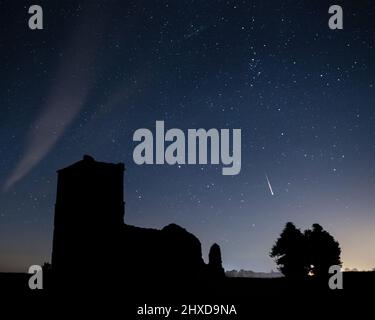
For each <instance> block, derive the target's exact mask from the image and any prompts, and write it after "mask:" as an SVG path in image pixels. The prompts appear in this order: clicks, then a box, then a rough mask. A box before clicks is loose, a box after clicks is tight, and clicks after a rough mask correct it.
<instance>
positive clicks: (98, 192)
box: [52, 156, 224, 289]
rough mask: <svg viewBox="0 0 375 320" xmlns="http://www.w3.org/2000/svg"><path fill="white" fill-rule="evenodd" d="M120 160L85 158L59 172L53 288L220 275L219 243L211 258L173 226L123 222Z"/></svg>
mask: <svg viewBox="0 0 375 320" xmlns="http://www.w3.org/2000/svg"><path fill="white" fill-rule="evenodd" d="M124 170H125V167H124V165H123V164H111V163H103V162H98V161H95V160H94V159H93V158H92V157H90V156H84V158H83V160H81V161H78V162H76V163H74V164H73V165H71V166H69V167H66V168H64V169H61V170H59V171H58V185H57V197H56V207H55V221H54V235H53V250H52V274H53V280H54V286H56V287H59V288H61V287H71V286H74V287H82V288H88V287H114V286H117V287H121V286H124V285H126V287H129V286H134V287H135V289H136V288H139V287H142V286H143V287H144V286H145V285H147V287H149V288H152V287H155V286H160V285H163V286H165V285H168V286H169V288H170V287H173V286H180V287H181V286H182V287H194V286H196V285H197V284H198V283H202V281H205V279H207V281H208V280H209V281H211V282H214V281H216V280H218V279H220V278H223V277H224V270H223V268H222V266H221V253H220V247H219V246H218V245H217V244H214V245H213V247H212V248H211V251H210V262H209V264H208V265H206V264H205V263H204V261H203V259H202V250H201V243H200V241H199V240H198V239H197V238H196V237H195V236H194V235H193V234H191V233H189V232H187V231H186V230H185V229H183V228H182V227H180V226H178V225H176V224H170V225H168V226H166V227H164V228H163V229H162V230H156V229H145V228H139V227H135V226H131V225H127V224H124V222H123V219H124V199H123V182H124V181H123V173H124Z"/></svg>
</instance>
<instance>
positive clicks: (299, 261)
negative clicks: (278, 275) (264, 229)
mask: <svg viewBox="0 0 375 320" xmlns="http://www.w3.org/2000/svg"><path fill="white" fill-rule="evenodd" d="M340 254H341V248H340V246H339V243H338V242H337V241H336V240H335V239H334V238H333V237H332V236H331V235H330V234H329V233H328V232H327V231H325V230H323V228H322V226H320V225H319V224H317V223H315V224H313V226H312V229H311V230H310V229H308V230H306V231H305V232H304V233H302V232H301V231H300V230H299V229H297V228H296V227H295V225H294V224H293V223H292V222H288V223H287V224H286V226H285V228H284V230H283V232H282V233H281V235H280V237H279V238H278V239H277V241H276V243H275V245H274V246H273V247H272V250H271V253H270V256H271V257H272V258H274V259H275V262H276V264H277V265H278V268H279V270H280V271H281V272H282V273H283V274H284V275H285V276H286V277H287V278H289V279H290V280H292V281H294V282H302V281H306V280H307V279H309V278H310V279H311V280H314V281H315V282H316V283H317V282H319V283H320V284H321V285H323V286H326V285H327V283H328V279H329V276H330V274H329V272H328V270H329V268H330V267H331V266H333V265H338V266H341V265H342V262H341V258H340Z"/></svg>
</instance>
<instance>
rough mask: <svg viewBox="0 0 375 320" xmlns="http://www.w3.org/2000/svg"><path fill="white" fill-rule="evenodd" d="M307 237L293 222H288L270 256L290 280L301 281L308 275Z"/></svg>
mask: <svg viewBox="0 0 375 320" xmlns="http://www.w3.org/2000/svg"><path fill="white" fill-rule="evenodd" d="M305 248H306V245H305V237H304V235H303V233H302V232H301V231H300V230H299V229H297V228H296V226H295V225H294V224H293V223H292V222H288V223H287V224H286V226H285V228H284V230H283V231H282V233H281V235H280V237H279V238H278V239H277V241H276V243H275V245H274V246H273V247H272V250H271V253H270V256H271V258H274V260H275V262H276V264H277V265H278V269H279V270H280V272H282V273H283V274H284V275H285V276H286V277H288V278H290V279H296V280H297V279H301V278H304V277H305V276H306V275H307V270H306V259H305V257H306V252H305Z"/></svg>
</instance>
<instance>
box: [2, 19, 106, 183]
mask: <svg viewBox="0 0 375 320" xmlns="http://www.w3.org/2000/svg"><path fill="white" fill-rule="evenodd" d="M88 13H89V12H88ZM92 19H93V17H92V16H91V17H89V15H87V18H86V19H83V22H82V23H81V25H80V26H79V27H78V30H76V32H75V35H74V36H73V37H72V38H71V39H69V42H68V50H67V52H66V54H65V55H64V56H63V61H62V62H61V64H60V67H59V69H58V71H57V77H56V79H57V80H56V81H55V83H54V84H53V85H52V86H51V89H50V93H49V94H48V96H47V99H46V103H45V105H44V107H43V108H42V111H41V113H40V114H39V116H38V117H37V118H36V120H35V121H34V123H33V124H32V126H31V129H30V131H29V133H28V135H27V138H26V145H25V149H24V151H23V153H22V156H21V158H20V160H19V162H18V163H17V165H16V166H15V168H14V169H13V171H12V172H11V174H10V175H9V177H8V179H7V180H6V182H5V184H4V186H3V190H7V189H9V188H10V187H12V186H13V185H14V184H15V183H16V182H18V181H19V180H21V179H22V178H23V177H24V176H25V175H27V174H28V173H29V172H30V171H31V169H33V168H34V167H35V166H36V165H37V164H38V163H39V162H40V161H41V160H42V159H43V158H44V157H45V156H46V155H47V154H48V153H49V151H50V150H51V149H52V148H53V146H54V145H55V144H56V142H57V141H58V140H59V138H60V137H61V136H62V135H63V133H64V132H65V130H66V129H67V127H68V126H69V125H70V124H71V123H72V122H73V120H74V119H75V118H76V116H77V115H78V114H79V112H80V111H81V109H82V108H83V106H84V105H85V103H86V100H87V97H88V94H89V92H90V88H91V84H92V80H91V76H92V75H91V72H90V70H91V67H92V64H93V62H94V58H95V52H96V51H97V46H98V44H99V43H98V42H99V39H98V33H97V32H96V31H97V30H98V25H96V28H94V30H93V27H92V23H90V22H92ZM99 28H100V26H99Z"/></svg>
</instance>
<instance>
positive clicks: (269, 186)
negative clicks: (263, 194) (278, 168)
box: [266, 174, 274, 195]
mask: <svg viewBox="0 0 375 320" xmlns="http://www.w3.org/2000/svg"><path fill="white" fill-rule="evenodd" d="M266 179H267V183H268V188H269V189H270V192H271V195H274V193H273V190H272V186H271V182H270V180H269V179H268V176H267V174H266Z"/></svg>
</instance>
